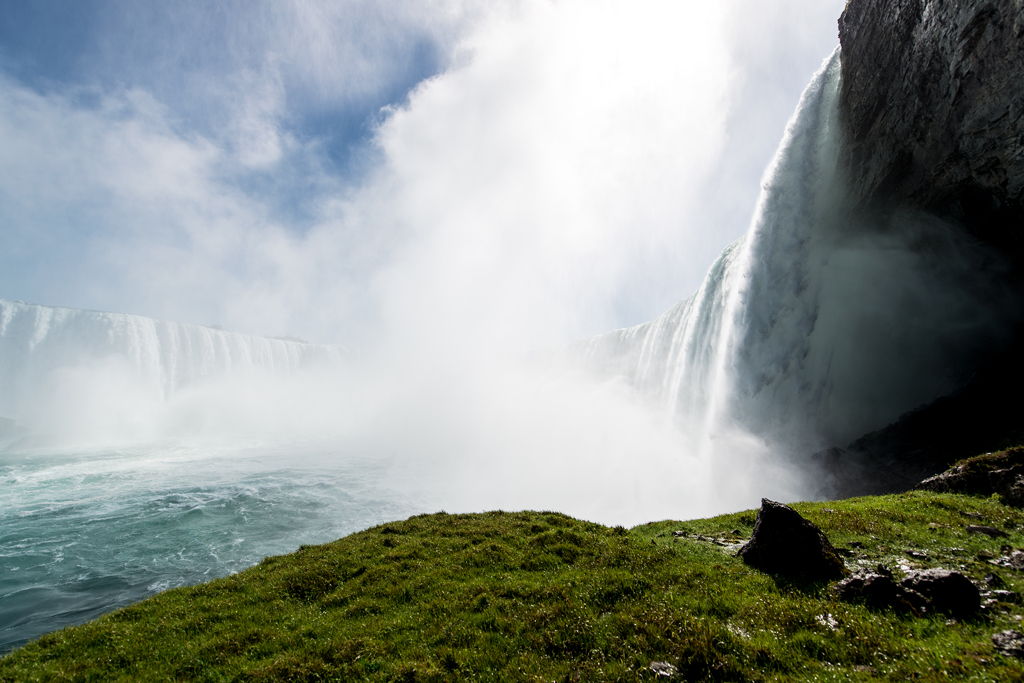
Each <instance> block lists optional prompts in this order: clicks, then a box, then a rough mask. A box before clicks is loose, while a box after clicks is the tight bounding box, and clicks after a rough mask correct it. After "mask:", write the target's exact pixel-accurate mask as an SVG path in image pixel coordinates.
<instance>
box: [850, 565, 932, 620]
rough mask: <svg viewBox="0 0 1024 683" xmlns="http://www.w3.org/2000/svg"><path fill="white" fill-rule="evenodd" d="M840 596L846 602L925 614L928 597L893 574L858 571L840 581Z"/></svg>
mask: <svg viewBox="0 0 1024 683" xmlns="http://www.w3.org/2000/svg"><path fill="white" fill-rule="evenodd" d="M838 588H839V598H840V599H841V600H845V601H846V602H861V603H864V604H865V605H867V606H868V607H874V608H875V609H891V610H894V611H896V612H913V613H915V614H923V613H924V612H925V611H926V610H927V608H928V599H927V598H925V597H924V596H923V595H921V594H920V593H918V592H917V591H915V590H911V589H910V588H906V587H904V586H901V585H900V584H898V583H896V582H895V581H893V580H892V577H891V576H886V575H884V574H875V573H870V572H869V573H858V574H854V575H853V576H851V577H850V578H848V579H843V580H842V581H840V582H839V585H838Z"/></svg>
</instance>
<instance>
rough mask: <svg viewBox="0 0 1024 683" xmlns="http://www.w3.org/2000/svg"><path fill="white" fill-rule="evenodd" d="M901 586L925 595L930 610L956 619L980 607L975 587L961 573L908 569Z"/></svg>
mask: <svg viewBox="0 0 1024 683" xmlns="http://www.w3.org/2000/svg"><path fill="white" fill-rule="evenodd" d="M900 585H901V586H902V587H903V588H908V589H910V590H912V591H916V592H917V593H920V594H921V595H923V596H925V597H926V598H928V602H929V607H930V609H932V610H934V611H937V612H945V613H947V614H951V615H953V616H954V617H956V618H958V619H961V618H964V617H969V616H971V615H972V614H975V613H976V612H977V611H978V609H979V608H980V607H981V593H980V591H978V587H977V586H975V585H974V583H973V582H972V581H971V580H970V579H968V578H967V577H966V576H964V575H963V574H961V573H959V572H954V571H950V570H948V569H924V570H921V571H914V572H910V573H909V574H907V575H906V577H904V579H903V580H902V581H901V582H900Z"/></svg>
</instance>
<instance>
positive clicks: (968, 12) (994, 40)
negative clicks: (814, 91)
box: [839, 0, 1024, 264]
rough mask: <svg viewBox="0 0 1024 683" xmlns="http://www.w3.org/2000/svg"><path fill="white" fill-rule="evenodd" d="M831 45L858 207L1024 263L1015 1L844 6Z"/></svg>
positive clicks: (1021, 71)
mask: <svg viewBox="0 0 1024 683" xmlns="http://www.w3.org/2000/svg"><path fill="white" fill-rule="evenodd" d="M839 39H840V42H841V44H842V51H843V65H842V78H843V84H842V90H841V94H840V98H841V99H840V107H841V111H842V121H843V125H844V128H845V133H846V136H847V141H848V144H849V149H848V158H847V162H848V170H849V173H850V178H851V185H852V190H853V193H854V196H855V198H856V199H857V200H858V203H859V204H860V205H861V206H862V207H865V208H875V209H885V208H888V207H892V206H898V205H908V204H909V205H912V206H914V207H917V208H923V209H926V210H928V211H930V212H932V213H935V214H937V215H940V216H942V217H944V218H947V219H952V220H954V221H956V222H957V223H959V224H961V225H963V226H964V227H965V228H967V229H968V230H969V231H970V232H971V233H972V234H974V235H975V236H976V237H978V238H980V239H982V240H984V241H985V242H988V243H990V244H992V245H994V246H996V247H997V248H998V249H999V250H1000V251H1003V252H1004V253H1008V254H1010V255H1012V256H1013V257H1014V260H1016V261H1018V264H1019V263H1020V262H1021V261H1022V260H1024V259H1022V257H1024V0H988V1H985V0H982V1H974V2H961V1H956V0H851V1H850V2H849V3H848V4H847V6H846V10H845V11H844V12H843V15H842V17H841V18H840V19H839Z"/></svg>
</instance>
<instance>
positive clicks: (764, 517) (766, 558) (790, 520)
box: [738, 498, 847, 579]
mask: <svg viewBox="0 0 1024 683" xmlns="http://www.w3.org/2000/svg"><path fill="white" fill-rule="evenodd" d="M738 554H739V556H740V557H742V558H743V561H744V562H746V563H747V564H748V565H750V566H751V567H755V568H757V569H760V570H762V571H765V572H769V573H774V574H783V575H786V576H803V577H806V578H810V579H839V578H842V577H843V576H845V575H846V573H847V572H846V566H845V565H844V564H843V561H842V559H841V558H840V557H839V554H838V553H836V549H835V548H834V547H832V544H831V543H830V542H829V540H828V538H827V537H826V536H825V534H823V533H822V532H821V529H819V528H818V527H817V526H815V525H814V524H813V523H811V522H809V521H808V520H806V519H804V518H803V517H801V516H800V514H799V513H798V512H797V511H796V510H794V509H793V508H791V507H789V506H788V505H783V504H782V503H776V502H775V501H772V500H768V499H767V498H762V499H761V509H760V510H758V511H757V519H756V520H755V522H754V532H753V533H752V534H751V535H750V540H749V541H747V542H746V543H744V544H743V547H741V548H740V550H739V553H738Z"/></svg>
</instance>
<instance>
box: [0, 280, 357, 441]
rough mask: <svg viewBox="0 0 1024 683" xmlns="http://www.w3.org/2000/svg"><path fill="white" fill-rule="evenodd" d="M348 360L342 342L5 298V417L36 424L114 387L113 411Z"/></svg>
mask: <svg viewBox="0 0 1024 683" xmlns="http://www.w3.org/2000/svg"><path fill="white" fill-rule="evenodd" d="M344 356H345V351H344V349H342V348H341V347H336V346H324V345H318V344H307V343H302V342H298V341H291V340H283V339H271V338H267V337H255V336H251V335H245V334H238V333H235V332H227V331H224V330H219V329H214V328H210V327H204V326H202V325H190V324H185V323H174V322H166V321H162V320H154V319H152V318H145V317H142V316H135V315H126V314H122V313H107V312H102V311H83V310H76V309H70V308H54V307H49V306H38V305H32V304H25V303H22V302H17V301H15V302H12V301H4V300H0V416H5V417H7V418H13V419H15V420H16V421H18V422H28V423H29V424H30V426H37V425H32V423H33V422H39V421H40V420H42V422H43V426H45V427H49V428H50V429H56V430H57V431H60V430H61V427H62V425H54V424H53V422H54V419H55V418H53V417H52V416H51V417H50V418H45V417H43V418H40V414H41V413H52V412H53V411H54V410H55V407H54V402H55V401H56V402H58V403H59V402H62V401H64V402H66V401H68V400H73V401H75V402H76V403H78V404H85V403H97V402H99V403H101V404H102V403H103V398H104V397H107V396H109V394H110V393H116V394H117V396H116V397H115V400H114V404H115V405H113V406H110V405H106V406H103V405H101V406H100V407H99V409H101V410H104V409H108V410H109V411H114V410H117V409H118V408H117V406H122V407H123V406H124V405H125V404H126V403H129V402H130V403H133V404H138V403H139V402H148V403H156V404H158V403H162V402H165V401H167V399H169V398H170V397H171V396H172V395H174V394H175V393H176V392H179V391H181V390H183V389H186V388H188V387H190V386H195V385H197V384H200V383H202V382H204V381H210V380H216V379H222V378H224V377H227V376H235V377H240V376H245V375H250V374H253V373H262V374H266V375H278V376H280V375H292V374H294V373H296V372H298V371H300V370H302V369H304V368H309V367H310V366H314V365H317V364H336V363H338V362H339V361H340V360H342V358H344ZM57 412H58V413H59V412H61V411H59V410H57ZM71 412H72V413H78V414H81V410H80V409H79V410H77V411H74V410H73V411H71ZM107 417H110V416H109V415H108V416H107ZM63 426H66V425H63ZM0 438H2V435H0Z"/></svg>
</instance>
